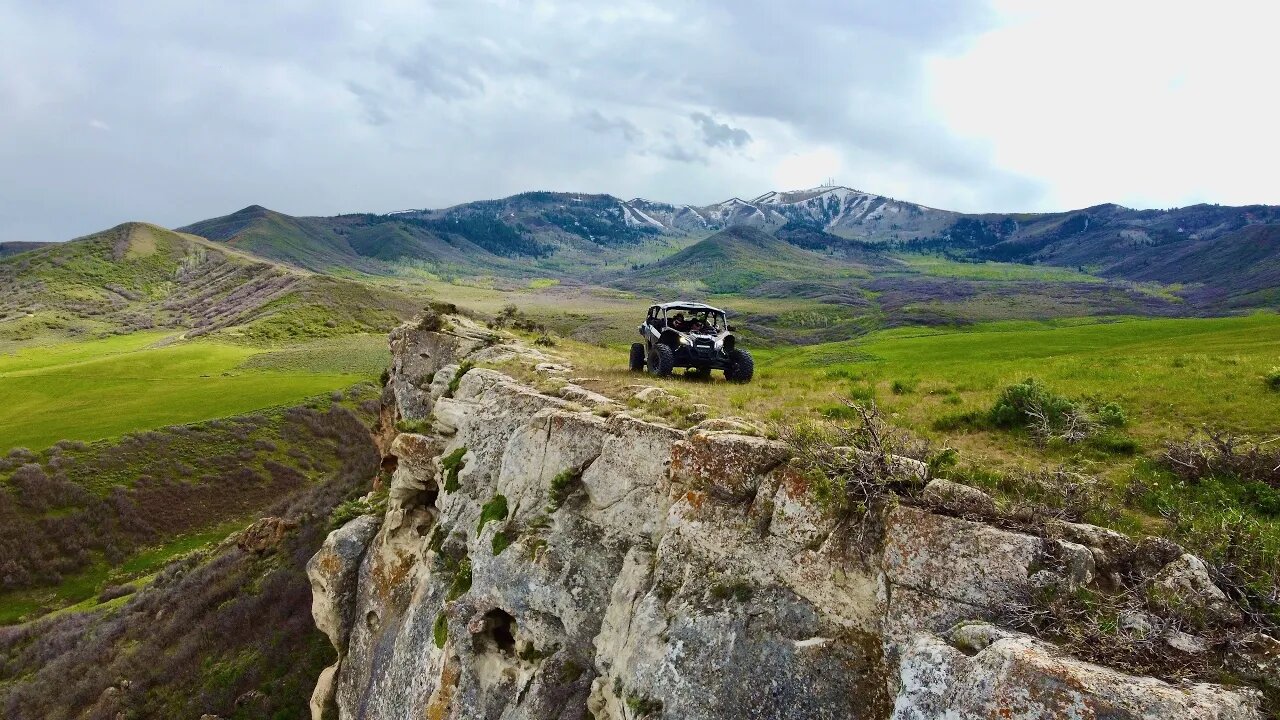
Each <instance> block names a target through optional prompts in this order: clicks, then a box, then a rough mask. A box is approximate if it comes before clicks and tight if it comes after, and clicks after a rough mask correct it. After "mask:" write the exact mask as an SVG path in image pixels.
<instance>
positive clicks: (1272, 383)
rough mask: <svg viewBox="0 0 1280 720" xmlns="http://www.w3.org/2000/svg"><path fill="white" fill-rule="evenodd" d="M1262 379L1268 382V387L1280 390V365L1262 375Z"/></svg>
mask: <svg viewBox="0 0 1280 720" xmlns="http://www.w3.org/2000/svg"><path fill="white" fill-rule="evenodd" d="M1262 381H1263V382H1265V383H1266V384H1267V387H1269V388H1271V389H1272V390H1275V391H1277V392H1280V365H1277V366H1276V367H1273V368H1271V369H1270V370H1268V371H1267V374H1266V375H1264V376H1263V377H1262Z"/></svg>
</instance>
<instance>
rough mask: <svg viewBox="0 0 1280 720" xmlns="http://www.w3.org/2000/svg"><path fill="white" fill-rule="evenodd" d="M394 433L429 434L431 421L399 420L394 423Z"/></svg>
mask: <svg viewBox="0 0 1280 720" xmlns="http://www.w3.org/2000/svg"><path fill="white" fill-rule="evenodd" d="M396 432H402V433H413V434H415V435H426V434H427V433H429V432H431V420H429V419H426V418H420V419H417V420H408V419H404V418H401V419H400V420H397V421H396Z"/></svg>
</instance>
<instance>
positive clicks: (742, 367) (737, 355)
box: [724, 350, 756, 383]
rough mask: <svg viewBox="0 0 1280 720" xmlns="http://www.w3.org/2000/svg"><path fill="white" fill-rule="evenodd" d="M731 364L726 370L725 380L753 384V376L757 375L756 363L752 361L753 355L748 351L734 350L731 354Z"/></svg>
mask: <svg viewBox="0 0 1280 720" xmlns="http://www.w3.org/2000/svg"><path fill="white" fill-rule="evenodd" d="M728 360H729V364H728V366H727V367H725V369H724V379H725V380H728V381H729V382H739V383H744V382H751V376H752V375H755V374H756V361H755V360H754V359H752V357H751V353H749V352H747V351H746V350H732V351H730V352H729V358H728Z"/></svg>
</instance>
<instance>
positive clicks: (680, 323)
mask: <svg viewBox="0 0 1280 720" xmlns="http://www.w3.org/2000/svg"><path fill="white" fill-rule="evenodd" d="M667 325H668V326H669V327H670V328H671V329H672V330H678V331H680V332H687V328H688V323H687V322H686V321H685V319H684V313H676V316H675V317H673V318H671V322H669V323H667Z"/></svg>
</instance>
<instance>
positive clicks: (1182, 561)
mask: <svg viewBox="0 0 1280 720" xmlns="http://www.w3.org/2000/svg"><path fill="white" fill-rule="evenodd" d="M1146 592H1147V598H1148V600H1149V601H1150V602H1151V603H1152V604H1153V605H1154V606H1155V607H1157V608H1159V609H1161V610H1164V611H1166V612H1170V613H1174V614H1177V615H1179V616H1182V617H1184V618H1186V619H1189V620H1191V621H1193V622H1196V623H1219V624H1220V623H1227V624H1232V623H1237V622H1239V621H1240V619H1241V615H1240V610H1239V608H1237V607H1236V605H1235V603H1233V602H1232V601H1231V598H1228V597H1227V595H1226V593H1224V592H1222V590H1221V589H1219V588H1218V586H1217V585H1215V584H1214V583H1213V579H1212V578H1210V577H1209V568H1208V566H1207V565H1205V564H1204V561H1203V560H1201V559H1200V558H1198V557H1196V556H1195V555H1191V554H1189V553H1184V554H1182V555H1181V556H1179V557H1178V559H1176V560H1174V561H1173V562H1170V563H1169V564H1168V565H1165V566H1164V568H1163V569H1162V570H1161V571H1160V572H1158V573H1156V575H1155V577H1153V578H1151V580H1150V581H1149V582H1148V583H1147V585H1146Z"/></svg>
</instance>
